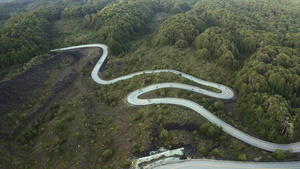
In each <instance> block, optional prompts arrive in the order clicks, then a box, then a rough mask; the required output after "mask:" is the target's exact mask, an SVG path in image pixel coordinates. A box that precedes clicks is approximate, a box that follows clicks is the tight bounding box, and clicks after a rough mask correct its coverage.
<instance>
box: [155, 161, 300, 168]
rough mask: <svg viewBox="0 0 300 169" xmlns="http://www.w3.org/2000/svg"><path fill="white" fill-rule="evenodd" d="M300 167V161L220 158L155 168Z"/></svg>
mask: <svg viewBox="0 0 300 169" xmlns="http://www.w3.org/2000/svg"><path fill="white" fill-rule="evenodd" d="M183 168H184V169H228V168H234V169H253V168H255V169H268V168H270V169H271V168H273V169H279V168H281V169H300V162H272V163H269V162H239V161H220V160H191V161H184V162H182V163H173V164H168V165H161V166H158V167H155V169H183Z"/></svg>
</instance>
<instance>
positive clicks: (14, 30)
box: [0, 0, 300, 168]
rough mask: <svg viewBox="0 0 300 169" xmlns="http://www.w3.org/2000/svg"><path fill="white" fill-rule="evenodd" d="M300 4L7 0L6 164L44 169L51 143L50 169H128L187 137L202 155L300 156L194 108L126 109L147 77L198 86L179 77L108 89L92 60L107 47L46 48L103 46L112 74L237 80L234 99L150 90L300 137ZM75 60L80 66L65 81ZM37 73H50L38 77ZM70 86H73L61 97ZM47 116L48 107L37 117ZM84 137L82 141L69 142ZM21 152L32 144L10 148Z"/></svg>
mask: <svg viewBox="0 0 300 169" xmlns="http://www.w3.org/2000/svg"><path fill="white" fill-rule="evenodd" d="M299 6H300V1H299V0H62V1H61V0H54V1H50V0H36V1H32V0H15V1H12V2H8V1H3V2H2V1H0V87H1V89H4V88H5V90H6V89H7V91H3V92H2V97H3V98H1V97H0V100H1V99H3V100H5V102H3V103H1V104H0V106H1V107H0V113H1V114H0V120H1V121H0V124H1V125H0V137H1V140H2V141H3V145H1V146H0V148H1V150H0V156H3V157H2V158H1V157H0V167H2V164H4V165H3V166H4V167H8V168H10V167H11V168H13V167H15V168H20V166H22V165H23V164H24V166H23V167H21V168H26V167H27V168H32V167H33V166H34V167H36V168H39V167H40V166H42V164H41V163H39V161H43V160H44V159H42V158H41V159H39V160H36V157H35V156H34V155H37V154H43V152H42V150H40V149H45V151H44V152H46V153H45V154H43V155H44V156H43V158H45V159H47V160H48V162H47V165H46V167H50V168H51V167H55V166H56V165H57V163H58V164H61V165H64V166H65V167H66V168H68V167H75V168H76V167H80V166H81V167H82V165H83V164H87V165H88V166H89V167H91V168H95V167H99V166H100V167H102V168H118V167H123V168H128V167H129V166H130V163H129V162H130V161H132V156H137V157H140V156H143V155H145V154H148V153H149V151H151V150H154V149H155V148H157V147H165V148H167V149H172V148H176V147H179V146H180V145H184V146H190V147H189V148H190V149H192V152H193V151H195V152H196V153H195V152H194V154H195V157H197V158H202V157H204V158H216V159H227V160H228V159H229V160H241V161H246V160H250V161H253V160H254V161H257V159H259V160H258V161H274V160H283V159H288V158H290V159H293V160H299V153H298V154H296V155H292V154H291V152H290V151H287V152H283V151H276V152H275V153H268V152H265V151H260V150H257V149H255V148H253V147H251V146H249V145H246V144H245V143H241V142H240V141H238V140H236V139H234V138H231V137H230V136H229V135H228V134H226V133H224V132H222V129H221V128H219V127H217V126H216V125H214V124H212V123H209V122H207V120H205V119H204V118H203V117H199V116H197V115H196V114H195V113H194V114H193V112H191V111H189V110H186V109H184V108H179V107H176V106H167V105H152V106H146V107H136V108H132V107H129V108H128V107H126V106H124V105H126V101H124V98H125V97H126V96H127V94H128V93H129V92H131V91H133V90H135V89H138V88H140V87H144V86H146V85H149V84H154V83H159V82H166V81H168V82H169V81H174V82H175V81H176V82H181V83H188V84H192V82H190V81H188V80H184V79H182V78H181V77H178V76H175V75H170V74H168V73H166V74H161V75H141V76H140V77H139V78H133V79H131V80H126V81H122V82H118V83H116V84H113V85H110V86H99V85H97V84H94V83H93V81H92V80H91V78H90V71H91V70H92V68H93V65H94V64H95V63H96V60H97V58H96V59H95V58H93V59H90V60H89V61H87V60H88V59H86V60H85V59H84V58H83V56H88V57H90V56H97V57H98V56H99V51H96V50H94V49H90V50H88V49H85V50H83V51H79V52H76V51H75V52H73V53H72V52H69V53H66V54H63V53H50V54H49V53H48V54H45V53H47V52H49V50H50V49H53V48H59V47H65V46H66V45H69V46H71V45H79V44H87V43H103V44H106V45H107V46H108V47H109V55H110V59H109V60H108V61H107V65H106V67H105V68H104V70H101V72H100V76H102V77H103V78H105V79H111V78H115V77H118V76H121V75H126V74H128V73H133V72H136V71H141V70H153V69H176V70H179V71H182V72H185V73H188V74H191V75H193V76H197V77H199V78H202V79H204V80H208V81H213V82H217V83H222V84H225V85H228V86H230V87H231V88H232V89H233V90H234V91H235V94H236V97H235V98H234V99H233V100H231V101H225V100H224V101H222V100H216V99H213V98H208V97H205V96H199V95H196V94H194V93H192V92H188V91H182V90H179V89H159V90H156V91H155V92H152V93H149V94H147V95H145V96H143V97H145V98H146V97H149V98H152V97H169V96H171V97H181V98H186V99H189V100H192V101H195V102H197V103H199V104H201V105H203V106H204V107H205V108H206V109H208V110H210V111H211V112H213V114H215V115H217V116H218V117H219V118H221V119H222V120H224V121H226V122H227V123H229V124H230V125H232V126H234V127H236V128H238V129H240V130H243V131H244V132H246V133H248V134H250V135H253V136H255V137H258V138H260V139H263V140H266V141H270V142H275V143H292V142H299V140H300V10H299ZM97 52H98V53H97ZM100 53H101V51H100ZM58 58H59V59H58ZM78 60H84V62H83V61H78ZM79 63H80V64H79ZM68 67H69V68H68ZM79 67H80V70H79ZM69 69H71V70H72V71H75V72H72V73H70V74H69V75H68V77H66V78H65V79H60V78H61V76H64V75H65V74H66V73H65V72H67V71H70V70H69ZM37 70H39V71H41V72H43V73H44V74H45V75H44V76H43V75H41V74H42V73H40V74H34V75H31V74H30V73H36V72H38V71H37ZM27 78H28V79H30V80H28V81H30V82H34V83H33V86H34V87H36V90H35V91H34V92H32V93H34V94H32V93H31V91H27V89H26V86H27V87H28V86H30V85H21V84H22V83H24V82H26V79H27ZM34 78H36V79H34ZM77 78H78V79H77ZM18 79H22V80H20V81H21V82H19V81H18ZM24 79H25V80H24ZM75 79H77V80H75ZM43 81H46V82H43ZM14 84H17V86H16V87H12V86H14ZM67 84H69V85H71V86H67ZM64 85H66V86H67V87H65V88H63V86H64ZM201 87H203V86H201ZM28 88H30V87H28ZM68 88H70V90H69V91H67V89H68ZM10 90H12V92H11V93H12V95H13V96H10V95H9V92H10ZM208 90H215V89H211V88H208ZM16 91H22V92H20V93H18V94H15V93H16ZM61 91H64V92H65V91H67V92H66V93H68V94H61V95H58V94H57V93H60V92H61ZM78 93H79V94H78ZM4 103H5V104H6V105H5V104H4ZM10 103H11V104H13V105H8V104H10ZM92 103H93V104H92ZM91 104H92V105H91ZM70 107H71V108H70ZM96 109H99V110H96ZM39 113H45V114H44V115H39V116H38V117H39V119H34V120H32V119H33V118H32V116H33V115H36V114H39ZM74 113H76V114H74ZM177 113H179V114H180V115H178V114H177ZM91 114H92V115H93V116H92V115H91ZM95 114H96V115H95ZM94 115H95V117H94ZM2 122H3V123H2ZM34 124H35V125H34ZM67 125H69V126H70V127H67ZM49 133H52V134H49ZM53 133H54V134H53ZM49 135H50V136H51V137H50V136H49ZM48 136H49V137H50V138H49V139H48V140H46V139H45V138H48ZM118 140H123V142H120V141H118ZM10 142H13V143H15V146H12V145H10ZM75 144H76V146H75V147H76V148H77V149H76V150H75V149H73V148H70V147H68V146H70V145H75ZM39 146H40V147H42V148H39ZM93 146H96V147H101V148H100V149H98V150H96V148H95V147H93ZM191 147H192V148H191ZM6 150H8V151H6ZM16 150H18V152H20V154H22V153H21V152H26V153H25V155H17V153H11V152H13V151H16ZM77 151H78V152H80V153H82V154H84V153H86V151H90V152H91V154H89V157H90V156H92V157H93V158H91V159H90V160H87V157H86V156H82V157H79V156H76V158H75V156H74V154H77ZM74 159H80V160H81V161H80V160H79V161H80V162H79V163H77V162H74V161H72V160H74ZM255 159H256V160H255ZM37 161H38V162H37ZM43 162H45V161H43ZM37 163H38V164H37ZM45 163H46V162H45ZM72 165H73V166H72ZM44 167H45V166H44Z"/></svg>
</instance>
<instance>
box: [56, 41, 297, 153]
mask: <svg viewBox="0 0 300 169" xmlns="http://www.w3.org/2000/svg"><path fill="white" fill-rule="evenodd" d="M88 47H99V48H101V49H103V53H102V56H101V57H100V59H99V61H98V62H97V64H96V65H95V67H94V69H93V71H92V74H91V76H92V78H93V80H94V81H95V82H96V83H98V84H101V85H109V84H112V83H115V82H118V81H120V80H125V79H129V78H132V77H133V76H136V75H141V74H143V73H161V72H170V73H174V74H176V75H180V76H182V77H184V78H186V79H189V80H191V81H193V82H195V83H198V84H201V85H205V86H210V87H214V88H216V89H219V90H220V91H221V93H216V92H212V91H208V90H205V89H202V88H200V87H196V86H191V85H187V84H182V83H175V82H174V83H170V82H169V83H159V84H154V85H149V86H147V87H144V88H141V89H138V90H135V91H133V92H131V93H129V94H128V96H127V101H128V103H130V104H133V105H151V104H173V105H179V106H184V107H188V108H190V109H192V110H194V111H196V112H197V113H199V114H200V115H202V116H203V117H205V118H206V119H207V120H209V121H210V122H212V123H215V124H216V125H218V126H221V127H222V128H223V130H224V131H225V132H227V133H228V134H230V135H231V136H233V137H235V138H237V139H239V140H241V141H243V142H245V143H248V144H250V145H252V146H255V147H259V148H261V149H264V150H267V151H275V150H277V149H280V150H284V151H286V150H292V151H293V152H294V153H298V152H300V142H297V143H291V144H276V143H271V142H267V141H264V140H261V139H258V138H255V137H253V136H250V135H248V134H246V133H244V132H242V131H240V130H238V129H236V128H234V127H232V126H231V125H229V124H227V123H225V122H224V121H222V120H221V119H219V118H218V117H216V116H215V115H213V114H212V113H211V112H209V111H208V110H206V109H205V108H203V107H202V106H201V105H199V104H197V103H195V102H193V101H190V100H185V99H180V98H168V97H166V98H154V99H139V96H140V95H142V94H144V93H147V92H150V91H153V90H157V89H161V88H178V89H184V90H189V91H193V92H196V93H199V94H203V95H207V96H211V97H215V98H219V99H231V98H232V97H233V96H234V92H233V90H232V89H231V88H229V87H227V86H224V85H221V84H217V83H213V82H209V81H205V80H202V79H199V78H197V77H194V76H191V75H189V74H186V73H183V72H180V71H177V70H170V69H164V70H145V71H141V72H136V73H132V74H129V75H125V76H121V77H118V78H115V79H112V80H103V79H101V78H100V77H99V76H98V72H99V70H100V68H101V66H102V64H103V62H104V61H105V59H106V57H107V55H108V50H107V49H108V47H107V46H106V45H104V44H89V45H81V46H72V47H67V48H61V49H54V50H52V51H58V50H70V49H79V48H88Z"/></svg>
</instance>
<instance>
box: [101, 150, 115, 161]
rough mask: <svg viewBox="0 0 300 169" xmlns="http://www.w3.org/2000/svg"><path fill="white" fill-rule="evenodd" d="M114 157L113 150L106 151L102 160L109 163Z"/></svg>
mask: <svg viewBox="0 0 300 169" xmlns="http://www.w3.org/2000/svg"><path fill="white" fill-rule="evenodd" d="M112 156H113V152H112V151H111V149H106V150H105V151H104V152H103V153H102V159H103V161H105V162H107V161H108V160H110V159H111V157H112Z"/></svg>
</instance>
